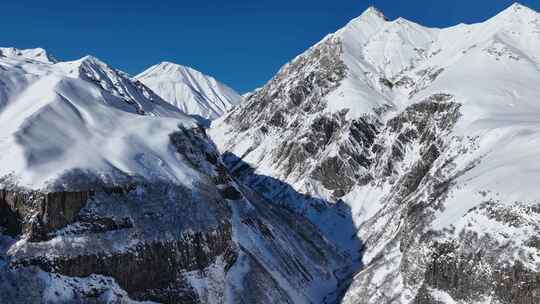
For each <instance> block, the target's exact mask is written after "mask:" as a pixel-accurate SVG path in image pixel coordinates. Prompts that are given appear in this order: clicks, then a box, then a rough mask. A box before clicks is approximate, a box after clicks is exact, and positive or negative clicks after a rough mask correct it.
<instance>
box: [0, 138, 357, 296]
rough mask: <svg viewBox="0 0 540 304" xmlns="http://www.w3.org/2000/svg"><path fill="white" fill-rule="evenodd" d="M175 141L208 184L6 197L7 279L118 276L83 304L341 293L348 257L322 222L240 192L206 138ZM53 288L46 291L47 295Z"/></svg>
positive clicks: (2, 268) (150, 184) (0, 269)
mask: <svg viewBox="0 0 540 304" xmlns="http://www.w3.org/2000/svg"><path fill="white" fill-rule="evenodd" d="M169 140H170V143H171V148H172V149H175V150H176V151H177V152H178V155H179V157H182V159H184V160H185V161H186V163H188V164H189V165H190V166H191V167H192V168H193V169H194V170H196V171H197V172H200V174H201V175H202V177H203V178H202V180H203V181H204V182H203V183H200V184H197V185H195V187H194V188H192V189H190V188H187V187H185V186H180V185H175V184H171V183H170V182H169V181H160V180H154V181H146V182H145V181H144V179H141V178H132V179H131V182H130V183H128V184H127V185H126V186H123V187H116V188H113V189H103V188H100V187H101V186H102V185H103V183H101V182H100V181H99V180H96V181H95V182H92V183H91V184H93V185H96V188H94V189H93V190H88V191H82V192H69V193H68V192H59V193H41V192H39V191H27V192H24V191H21V190H19V189H16V188H13V190H9V191H3V192H2V200H1V202H2V204H1V205H0V207H2V208H3V210H2V211H4V210H6V211H9V212H6V213H2V218H1V219H2V222H1V224H2V225H3V226H4V227H6V228H8V232H10V233H11V235H12V236H13V237H15V238H16V239H15V240H13V241H9V240H6V241H5V244H4V243H3V242H4V240H3V239H0V249H1V250H0V252H1V253H2V255H0V257H1V259H0V263H1V264H0V275H2V276H4V275H5V276H12V275H13V279H14V280H18V281H23V280H28V281H29V282H32V284H38V283H37V282H41V280H42V279H43V278H44V276H45V277H47V276H48V275H49V274H53V276H56V277H55V278H57V279H58V280H60V281H61V282H68V281H69V280H70V278H81V280H90V281H91V280H92V278H93V276H99V277H104V278H112V279H113V281H112V282H113V283H104V284H105V285H104V286H103V288H100V289H98V290H96V291H95V292H92V291H88V290H81V289H80V288H79V287H78V286H75V285H70V287H69V289H70V290H71V291H70V292H72V293H73V295H74V297H76V298H77V299H78V300H77V301H75V300H73V301H75V302H79V303H93V302H92V301H94V300H95V301H96V302H97V303H99V301H100V300H99V297H100V296H101V295H102V294H103V293H106V292H109V291H110V290H115V291H114V292H115V293H117V294H118V295H119V296H121V295H122V293H123V292H125V296H126V297H127V296H129V297H130V298H132V299H136V300H152V301H157V302H159V303H223V302H226V301H233V302H237V301H238V302H240V301H255V302H257V303H274V302H275V300H276V299H280V302H283V303H297V302H306V303H307V302H309V301H312V300H314V299H317V297H318V296H319V295H318V294H320V293H325V294H326V293H330V292H331V291H332V290H333V289H334V288H336V285H337V281H338V279H337V278H336V276H335V274H334V271H335V270H336V269H339V268H341V267H344V266H345V265H346V263H347V259H346V258H345V257H344V256H342V255H340V254H339V253H336V249H335V248H334V247H333V246H332V245H330V244H329V243H328V242H327V240H325V239H324V238H323V237H322V236H321V235H320V233H319V232H318V230H317V229H316V228H315V227H314V226H313V225H312V224H311V223H309V222H308V221H306V220H305V219H302V218H301V217H298V216H297V215H295V214H293V213H290V212H288V211H286V210H283V209H281V208H279V207H272V206H268V203H267V202H266V201H265V200H264V199H262V198H260V197H258V196H257V195H255V194H254V193H251V192H250V190H249V189H247V188H243V187H242V186H241V185H239V184H237V183H236V182H235V181H234V179H233V178H232V177H231V176H230V175H229V173H228V169H227V168H226V166H225V165H224V164H223V162H222V161H221V156H220V155H219V154H218V153H217V151H216V149H215V147H214V146H213V145H212V143H211V142H210V141H209V139H208V138H207V136H206V134H205V132H204V130H203V129H200V128H195V129H187V128H180V129H179V131H178V132H174V133H172V134H171V135H170V136H169ZM92 178H94V177H89V180H93V179H92ZM128 181H129V179H128ZM91 184H89V183H85V185H86V187H89V185H91ZM16 240H18V241H16ZM3 246H5V248H3ZM31 269H39V270H36V272H32V271H30V270H31ZM12 273H13V274H12ZM38 277H39V278H38ZM47 280H51V279H50V278H48V277H47ZM107 282H108V281H107ZM201 282H202V283H201ZM39 284H41V283H39ZM48 284H52V283H44V285H39V286H40V287H36V288H38V290H42V291H41V292H42V295H43V296H45V294H47V288H48V287H47V286H48ZM201 284H202V285H201ZM6 288H7V287H6ZM9 288H10V291H9V294H10V295H11V296H12V297H13V298H20V297H21V295H20V294H19V293H17V292H15V291H13V289H12V288H14V287H13V286H10V287H9ZM44 288H45V289H44ZM229 289H230V291H228V290H229ZM19 290H21V291H24V289H19ZM107 290H109V291H107ZM117 290H120V291H117ZM93 294H94V295H93ZM52 297H55V295H53V296H52ZM36 298H39V296H38V295H36ZM29 299H30V298H29ZM0 300H1V301H2V302H6V303H10V302H9V301H10V300H9V299H7V298H3V296H2V295H0ZM36 301H37V300H36Z"/></svg>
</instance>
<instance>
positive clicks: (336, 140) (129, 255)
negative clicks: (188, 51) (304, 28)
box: [0, 4, 540, 304]
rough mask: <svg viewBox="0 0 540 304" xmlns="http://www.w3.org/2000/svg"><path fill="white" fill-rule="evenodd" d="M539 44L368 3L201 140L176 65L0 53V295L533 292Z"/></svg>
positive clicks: (534, 30) (323, 296) (516, 30)
mask: <svg viewBox="0 0 540 304" xmlns="http://www.w3.org/2000/svg"><path fill="white" fill-rule="evenodd" d="M539 50H540V14H538V13H537V12H535V11H533V10H530V9H528V8H526V7H524V6H521V5H517V4H516V5H513V6H511V7H510V8H508V9H507V10H505V11H503V12H501V13H500V14H499V15H497V16H495V17H493V18H492V19H490V20H487V21H486V22H483V23H480V24H473V25H464V24H461V25H457V26H454V27H451V28H446V29H433V28H426V27H423V26H421V25H418V24H415V23H413V22H410V21H407V20H404V19H401V18H400V19H397V20H393V21H390V20H387V19H386V18H385V17H384V15H383V14H382V13H381V12H379V11H378V10H376V9H374V8H370V9H368V10H367V11H366V12H365V13H363V14H362V15H361V16H359V17H358V18H356V19H354V20H352V21H351V22H350V23H349V24H347V25H346V26H345V27H344V28H342V29H340V30H339V31H337V32H336V33H334V34H331V35H328V36H327V37H325V38H324V39H323V40H322V41H321V42H319V43H318V44H316V45H315V46H313V47H312V48H310V49H309V50H307V51H306V52H305V53H304V54H301V55H300V56H298V57H297V58H295V59H294V60H292V61H291V62H290V63H288V64H286V65H285V66H284V67H283V68H282V69H281V70H280V71H279V72H278V74H277V75H276V76H275V77H274V78H273V79H271V80H270V81H269V82H268V83H267V84H266V85H265V86H264V87H262V88H260V89H257V90H256V91H254V92H252V93H250V94H247V95H246V96H244V97H243V101H242V103H241V104H240V105H239V106H237V107H234V108H233V109H232V110H231V111H230V112H229V113H227V114H225V115H224V116H223V117H221V118H219V119H217V120H215V121H214V122H213V123H212V128H211V129H210V130H208V133H209V135H210V136H208V135H207V134H206V132H207V131H206V130H204V129H203V128H201V127H200V126H198V125H197V123H196V120H195V119H193V118H191V117H189V116H188V115H186V114H184V112H183V111H181V110H180V109H178V108H177V107H175V106H173V105H171V104H169V103H168V102H171V103H175V102H176V101H182V98H184V97H189V98H191V97H190V96H194V95H190V94H192V92H199V93H198V94H200V95H201V96H202V97H205V98H206V97H209V96H211V94H210V93H209V92H216V95H215V96H219V98H218V99H219V100H221V101H223V103H219V105H220V107H218V108H214V107H213V106H215V105H216V103H215V102H216V100H217V99H211V100H212V102H209V100H210V99H196V100H195V104H197V107H199V106H201V105H203V108H205V107H206V106H208V109H210V108H212V111H214V110H215V113H214V112H212V111H210V110H209V111H208V112H204V113H202V112H201V113H198V114H199V115H201V116H205V115H214V114H215V115H216V116H214V117H217V116H218V115H220V114H221V113H223V112H224V111H226V110H227V109H230V105H232V104H233V103H234V102H233V101H232V99H226V98H228V97H231V96H233V97H234V96H235V94H233V93H231V92H229V91H227V90H225V91H212V90H215V89H216V88H218V87H220V86H219V85H216V82H213V81H210V82H206V81H207V80H208V78H206V77H204V76H201V75H199V74H197V73H195V72H194V71H191V70H188V69H187V68H183V67H179V66H176V65H173V64H169V63H166V64H161V65H158V66H156V67H154V68H151V69H150V70H149V71H147V72H145V73H143V76H144V75H146V76H148V79H147V80H148V81H150V80H152V81H155V82H154V84H159V83H163V84H164V85H163V88H165V91H164V92H167V94H171V95H167V96H169V97H170V99H169V98H167V97H166V96H164V93H163V92H158V91H159V89H157V88H155V87H154V89H156V92H154V91H152V89H151V88H149V87H147V86H145V84H143V82H144V83H146V80H145V79H146V77H142V76H141V75H140V76H139V79H140V81H139V80H136V79H133V78H131V77H129V76H128V75H126V74H125V73H122V72H120V71H117V70H115V69H114V68H111V67H109V66H108V65H107V64H105V63H103V62H101V61H99V60H97V59H96V58H93V57H84V58H82V59H81V60H78V61H74V62H58V61H57V60H56V59H54V58H53V57H52V56H50V55H49V54H47V53H46V52H45V51H44V50H42V49H34V50H17V49H13V48H1V49H0V125H1V126H2V128H1V129H0V152H1V153H0V186H1V187H0V232H1V234H0V290H2V293H0V302H2V303H20V302H23V301H24V302H30V303H43V302H45V303H65V302H74V303H130V302H136V301H155V302H162V303H211V304H214V303H336V302H342V303H383V304H385V303H388V304H390V303H403V304H405V303H416V304H424V303H426V304H427V303H501V304H502V303H518V304H526V303H527V304H529V303H538V302H540V240H539V238H538V234H539V233H540V225H539V224H538V223H539V220H540V190H538V189H539V188H538V187H537V180H538V177H539V176H540V167H539V165H538V163H540V162H539V160H540V159H539V156H538V155H540V142H539V139H538V138H539V135H540V103H539V101H540V90H538V85H540V53H539ZM179 74H181V75H182V77H180V76H178V75H179ZM197 75H198V76H197ZM169 76H170V77H171V78H169ZM182 79H193V81H194V82H190V83H192V84H193V83H197V84H204V83H207V84H208V87H206V89H204V88H202V87H201V88H202V89H201V90H199V89H197V90H195V91H190V90H191V89H190V90H187V91H186V90H184V87H183V86H181V85H178V86H177V84H178V83H177V82H179V81H180V82H181V81H182ZM143 80H145V81H143ZM152 81H150V82H149V83H148V85H149V86H150V87H152V85H151V82H152ZM158 87H159V85H158ZM177 88H178V89H179V91H177V90H176V89H177ZM186 92H188V93H186ZM189 92H191V93H189ZM224 92H228V93H224ZM229 93H231V94H229ZM184 94H187V95H184ZM160 95H161V96H162V97H164V98H165V99H167V101H168V102H166V101H164V99H163V98H161V97H159V96H160ZM197 96H198V95H197ZM223 96H226V98H225V97H224V98H225V99H221V98H222V97H223ZM227 96H228V97H227ZM177 97H182V98H181V99H176V98H177ZM235 98H238V97H235ZM173 99H174V100H173ZM235 100H239V98H238V99H235ZM191 101H193V100H191ZM191 101H190V102H191ZM225 101H227V102H225ZM201 102H202V103H201ZM210 105H211V106H210ZM221 106H223V107H221ZM199 109H200V108H199ZM205 109H207V108H205ZM218 110H219V111H218ZM189 114H195V113H193V112H191V113H189ZM205 117H208V118H214V117H212V116H205ZM212 140H213V141H212ZM214 142H215V143H216V145H214ZM220 152H221V155H220Z"/></svg>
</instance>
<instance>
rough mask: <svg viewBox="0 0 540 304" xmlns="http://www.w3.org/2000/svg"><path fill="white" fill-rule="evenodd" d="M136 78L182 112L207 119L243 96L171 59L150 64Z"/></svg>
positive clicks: (212, 117) (216, 115)
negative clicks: (150, 65) (172, 61)
mask: <svg viewBox="0 0 540 304" xmlns="http://www.w3.org/2000/svg"><path fill="white" fill-rule="evenodd" d="M135 78H136V79H138V80H140V81H141V82H142V83H144V84H145V85H146V86H148V87H149V88H151V89H152V90H153V91H154V92H155V93H156V94H158V95H159V96H161V98H163V99H164V100H165V101H167V102H169V103H171V104H172V105H174V106H176V107H178V108H179V109H181V110H182V111H184V112H185V113H187V114H190V115H198V116H201V117H203V118H206V119H210V120H212V119H215V118H217V117H219V116H221V115H222V114H223V113H225V112H226V111H228V110H230V109H231V108H232V107H234V106H235V105H237V104H238V103H240V100H241V99H242V97H241V96H240V95H239V94H238V93H237V92H235V91H234V90H233V89H231V88H230V87H228V86H226V85H224V84H222V83H220V82H219V81H217V80H216V79H215V78H213V77H211V76H207V75H204V74H203V73H201V72H199V71H197V70H195V69H193V68H190V67H186V66H182V65H178V64H175V63H171V62H162V63H160V64H157V65H155V66H152V67H150V68H149V69H147V70H146V71H144V72H142V73H141V74H139V75H137V76H136V77H135Z"/></svg>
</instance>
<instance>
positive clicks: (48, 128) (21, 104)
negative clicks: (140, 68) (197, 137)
mask: <svg viewBox="0 0 540 304" xmlns="http://www.w3.org/2000/svg"><path fill="white" fill-rule="evenodd" d="M21 54H25V55H26V56H28V55H29V54H30V53H28V52H22V53H21ZM0 66H1V69H0V83H2V84H3V85H2V86H1V87H0V125H2V128H1V129H0V151H2V153H0V164H1V166H0V167H1V168H0V176H1V177H2V179H6V178H7V177H9V178H7V181H8V182H9V183H10V184H15V185H18V186H22V187H26V188H30V189H57V188H59V187H60V188H61V189H72V188H73V187H75V188H77V187H79V186H81V185H80V184H79V185H76V184H77V183H79V182H80V180H79V181H77V180H78V179H82V180H84V179H85V178H86V179H89V178H90V179H91V178H94V179H96V180H100V179H102V180H106V181H107V182H108V183H110V184H111V185H114V184H117V183H122V182H123V181H125V180H126V179H127V178H131V177H137V178H146V179H156V178H161V179H166V180H169V181H171V182H173V183H190V181H191V180H192V179H191V178H190V177H189V172H191V171H190V169H189V166H188V165H186V164H184V162H183V161H182V160H180V159H178V157H177V156H176V155H175V151H174V150H173V149H171V148H170V144H169V135H170V134H172V133H174V132H177V131H178V130H179V129H178V128H179V126H185V127H186V128H193V127H196V122H195V120H193V119H192V118H191V117H189V116H187V115H185V114H184V113H183V112H182V111H180V110H179V109H177V108H175V107H173V106H171V105H170V104H168V103H166V102H165V101H163V100H162V99H161V98H160V97H159V96H157V95H155V94H154V93H153V92H152V91H151V90H150V89H148V88H147V87H145V86H144V85H143V84H142V83H140V82H139V81H137V80H135V79H132V78H129V77H128V76H127V74H125V73H123V72H120V71H118V70H115V69H114V68H112V67H110V66H108V65H107V64H106V63H104V62H102V61H100V60H99V59H97V58H95V57H92V56H86V57H84V58H82V59H79V60H76V61H72V62H59V63H51V62H41V61H40V62H38V61H33V60H31V61H28V59H27V58H26V57H22V56H16V57H0ZM156 117H160V118H156ZM77 172H78V173H77ZM186 174H187V175H186ZM66 176H69V177H66ZM83 176H84V177H83ZM74 185H75V186H74ZM82 187H84V186H82Z"/></svg>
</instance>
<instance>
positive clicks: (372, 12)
mask: <svg viewBox="0 0 540 304" xmlns="http://www.w3.org/2000/svg"><path fill="white" fill-rule="evenodd" d="M360 18H362V19H366V18H378V19H383V20H385V21H387V20H388V18H386V16H385V15H384V14H383V13H382V12H381V11H380V10H379V9H377V8H376V7H374V6H370V7H368V8H367V9H366V10H365V11H364V12H363V13H362V15H360Z"/></svg>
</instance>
